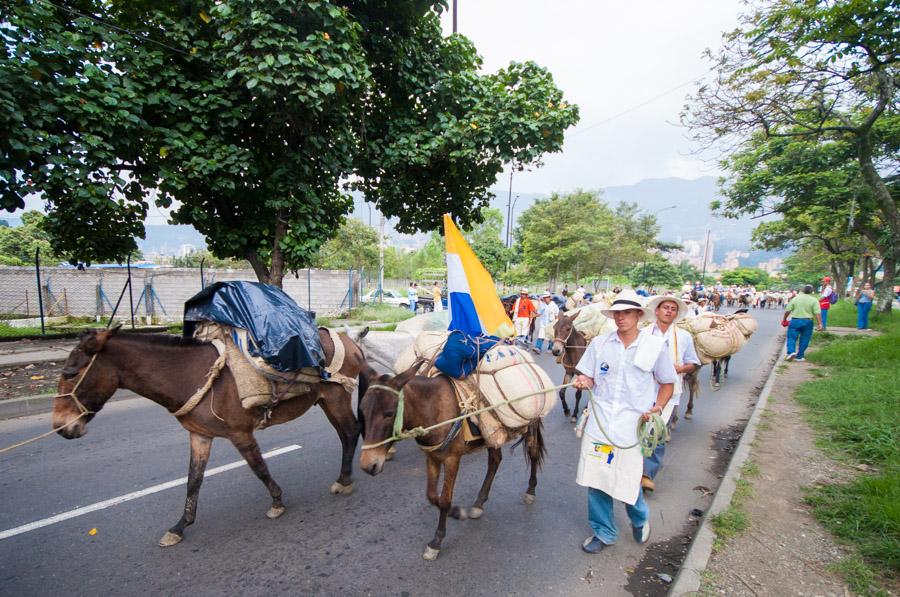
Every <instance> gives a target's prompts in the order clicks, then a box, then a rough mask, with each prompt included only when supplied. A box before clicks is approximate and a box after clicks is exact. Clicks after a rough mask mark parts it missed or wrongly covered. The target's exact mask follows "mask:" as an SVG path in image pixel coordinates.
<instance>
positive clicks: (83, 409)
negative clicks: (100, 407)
mask: <svg viewBox="0 0 900 597" xmlns="http://www.w3.org/2000/svg"><path fill="white" fill-rule="evenodd" d="M99 354H100V353H99V352H95V353H94V356H93V357H91V362H90V363H88V364H87V367H85V368H84V369H83V370H82V371H81V373H80V374H79V375H80V377H79V378H78V381H77V382H75V385H74V386H73V387H72V391H71V392H66V393H65V394H57V395H56V396H54V397H53V399H54V400H55V399H57V398H66V397H69V398H71V399H72V402H74V403H75V406H77V407H78V411H79V414H78V416H77V417H75V418H74V419H72V420H71V421H69V422H68V423H66V424H65V425H61V426H60V427H54V428H53V429H51V430H50V431H47V432H46V433H42V434H40V435H36V436H34V437H32V438H29V439H26V440H24V441H21V442H19V443H17V444H13V445H11V446H6V447H5V448H3V449H2V450H0V454H3V453H5V452H9V451H10V450H15V449H16V448H21V447H22V446H27V445H28V444H30V443H32V442H36V441H37V440H39V439H44V438H45V437H49V436H51V435H53V434H54V433H56V432H57V431H60V430H61V429H65V428H66V427H70V426H72V425H74V424H75V423H77V422H78V421H80V420H81V419H82V418H84V417H86V416H88V415H92V414H94V411H92V410H88V408H87V407H86V406H85V405H84V404H82V402H81V400H79V399H78V393H77V390H78V386H80V385H81V382H82V381H84V378H85V377H87V374H88V371H90V370H91V367H93V366H94V361H96V360H97V355H99Z"/></svg>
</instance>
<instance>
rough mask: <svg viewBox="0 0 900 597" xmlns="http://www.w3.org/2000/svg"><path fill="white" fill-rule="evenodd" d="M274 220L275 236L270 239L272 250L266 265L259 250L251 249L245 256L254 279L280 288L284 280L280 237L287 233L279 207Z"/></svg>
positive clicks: (282, 211) (282, 213) (285, 223)
mask: <svg viewBox="0 0 900 597" xmlns="http://www.w3.org/2000/svg"><path fill="white" fill-rule="evenodd" d="M276 218H277V219H276V220H275V236H274V238H273V239H272V252H271V254H270V255H269V264H268V265H267V264H266V263H265V261H264V260H263V258H262V257H261V256H260V254H259V251H257V250H256V249H252V250H250V251H248V252H247V254H246V258H247V261H249V262H250V267H252V268H253V272H254V273H255V274H256V279H257V280H259V281H260V282H262V283H263V284H271V285H272V286H277V287H278V288H281V284H282V281H283V280H284V252H283V251H282V250H281V239H282V238H284V236H285V234H287V222H285V220H284V210H283V209H279V210H278V214H277V216H276Z"/></svg>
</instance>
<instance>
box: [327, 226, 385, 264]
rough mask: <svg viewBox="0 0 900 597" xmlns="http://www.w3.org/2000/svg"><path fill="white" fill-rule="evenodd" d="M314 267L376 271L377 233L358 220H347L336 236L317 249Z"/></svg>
mask: <svg viewBox="0 0 900 597" xmlns="http://www.w3.org/2000/svg"><path fill="white" fill-rule="evenodd" d="M314 264H315V266H316V267H321V268H325V269H347V268H353V269H355V270H361V269H365V270H367V271H375V272H377V271H378V233H377V232H376V231H375V230H374V229H372V228H371V227H370V226H367V225H366V224H364V223H362V222H361V221H359V220H356V219H353V218H349V219H347V220H346V221H345V222H344V223H343V224H342V225H341V227H340V229H338V233H337V236H335V237H334V238H332V239H330V240H328V242H326V243H325V244H324V245H322V247H321V248H320V249H319V255H318V257H317V258H316V260H315V263H314Z"/></svg>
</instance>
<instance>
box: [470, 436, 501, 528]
mask: <svg viewBox="0 0 900 597" xmlns="http://www.w3.org/2000/svg"><path fill="white" fill-rule="evenodd" d="M487 453H488V469H487V474H486V475H485V476H484V482H483V483H482V484H481V489H480V490H478V498H477V499H476V500H475V503H474V504H472V507H471V508H469V511H468V512H467V514H468V516H469V518H481V515H482V514H484V503H485V502H486V501H487V500H488V496H489V495H490V493H491V485H492V484H493V483H494V476H495V475H496V474H497V469H498V468H500V461H501V460H503V451H502V450H501V449H500V448H488V451H487Z"/></svg>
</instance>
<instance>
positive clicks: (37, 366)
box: [0, 355, 65, 400]
mask: <svg viewBox="0 0 900 597" xmlns="http://www.w3.org/2000/svg"><path fill="white" fill-rule="evenodd" d="M60 356H62V357H63V358H62V359H60V360H59V361H46V362H40V363H33V364H26V365H9V366H5V367H0V400H8V399H9V398H21V397H22V396H37V395H38V394H53V393H54V392H56V382H58V381H59V376H60V373H61V372H62V367H63V362H64V361H65V355H60Z"/></svg>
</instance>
